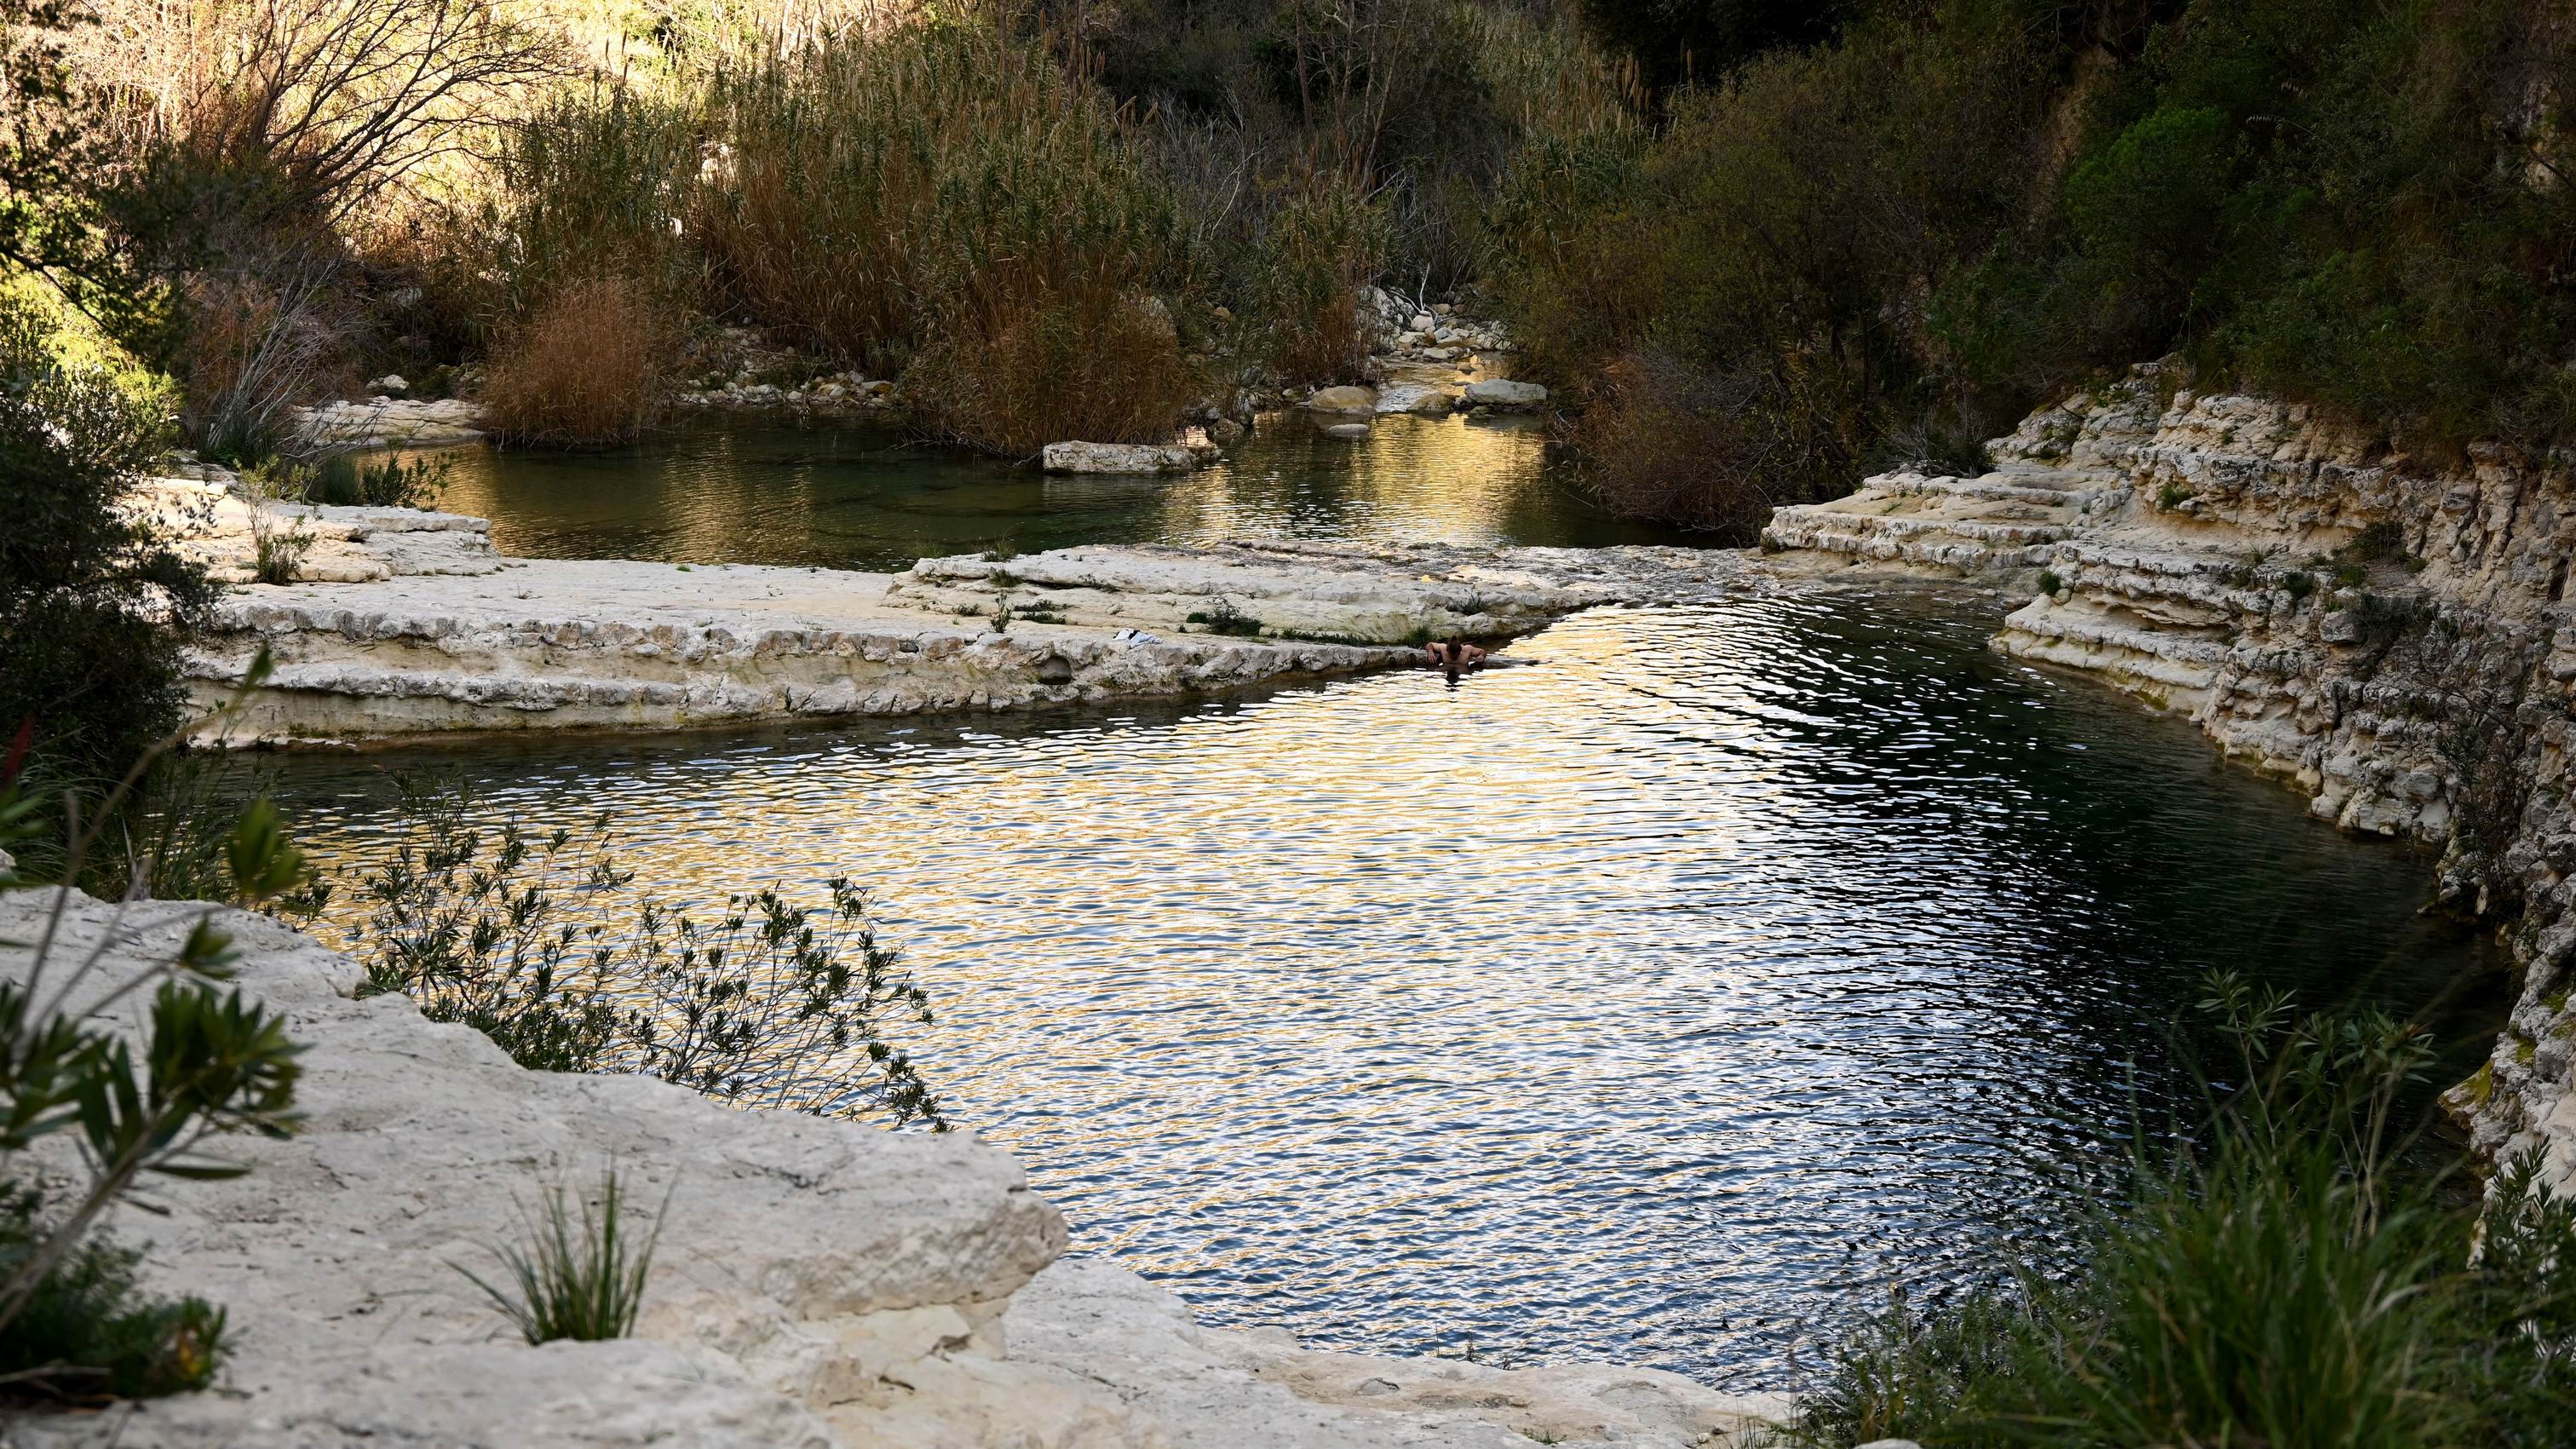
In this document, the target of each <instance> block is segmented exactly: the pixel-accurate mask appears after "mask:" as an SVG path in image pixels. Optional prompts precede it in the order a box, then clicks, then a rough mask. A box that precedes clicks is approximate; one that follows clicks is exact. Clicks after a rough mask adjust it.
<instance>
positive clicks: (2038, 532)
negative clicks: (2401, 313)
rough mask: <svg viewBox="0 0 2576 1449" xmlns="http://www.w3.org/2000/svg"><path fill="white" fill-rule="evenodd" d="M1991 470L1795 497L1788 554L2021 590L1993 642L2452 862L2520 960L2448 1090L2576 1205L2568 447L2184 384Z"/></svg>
mask: <svg viewBox="0 0 2576 1449" xmlns="http://www.w3.org/2000/svg"><path fill="white" fill-rule="evenodd" d="M1988 451H1989V454H1990V457H1991V459H1992V462H1993V465H1994V466H1993V470H1992V471H1990V472H1988V473H1986V474H1984V475H1981V476H1978V477H1973V478H1957V477H1943V476H1929V475H1927V474H1925V473H1923V472H1921V471H1900V472H1897V473H1891V474H1886V475H1882V476H1880V477H1876V478H1872V479H1869V480H1868V481H1867V482H1866V483H1864V484H1863V485H1862V487H1861V489H1860V490H1859V491H1858V492H1856V493H1854V494H1853V495H1852V496H1851V497H1849V498H1845V499H1841V500H1838V501H1836V502H1833V503H1827V504H1819V505H1812V506H1802V507H1792V508H1783V509H1780V510H1779V511H1778V513H1777V514H1775V515H1774V517H1773V519H1772V521H1771V524H1770V525H1769V527H1767V528H1766V529H1765V530H1764V531H1763V545H1764V548H1765V550H1766V551H1768V552H1770V553H1772V554H1773V556H1774V566H1775V567H1779V568H1783V569H1785V570H1788V571H1792V572H1797V573H1801V574H1816V573H1823V574H1827V575H1830V574H1833V573H1837V572H1841V571H1844V570H1847V569H1850V568H1853V567H1864V568H1891V567H1892V568H1898V569H1904V570H1909V571H1915V572H1933V573H1942V574H1948V575H1951V576H1954V577H1968V578H1974V579H1978V580H1980V581H1983V582H1986V583H1989V584H1994V585H1997V586H2000V587H2003V588H2007V589H2013V590H2022V591H2027V592H2026V594H2025V597H2028V598H2029V602H2028V603H2026V604H2023V605H2021V606H2020V607H2019V608H2017V609H2015V610H2014V611H2013V612H2012V614H2011V615H2010V617H2009V618H2007V619H2006V620H2004V623H2003V628H2002V631H2001V632H2000V633H1999V634H1998V635H1997V636H1996V638H1995V641H1994V642H1995V647H1996V648H1998V649H2000V650H2002V651H2004V652H2005V653H2008V654H2012V655H2015V656H2018V657H2021V658H2025V659H2033V660H2040V661H2045V662H2048V663H2052V664H2059V665H2064V666H2068V667H2071V668H2076V669H2083V670H2086V671H2089V672H2091V673H2094V674H2096V675H2098V676H2100V677H2101V678H2103V679H2105V680H2107V681H2108V682H2110V683H2112V684H2114V685H2117V686H2118V687H2120V688H2122V689H2125V690H2128V691H2129V692H2131V693H2133V694H2136V695H2139V696H2140V697H2142V698H2145V699H2147V700H2149V701H2151V702H2153V703H2155V704H2158V705H2160V706H2163V707H2166V708H2170V709H2174V710H2178V711H2181V712H2183V713H2185V714H2187V715H2189V716H2190V717H2191V718H2192V719H2193V720H2194V721H2195V722H2196V723H2198V724H2199V725H2200V726H2201V727H2202V728H2203V729H2204V730H2206V731H2207V732H2208V733H2209V734H2210V736H2211V737H2212V738H2214V739H2216V740H2217V741H2218V742H2219V743H2220V745H2221V746H2223V747H2224V748H2225V749H2226V750H2227V752H2228V753H2229V754H2230V755H2231V756H2234V757H2235V758H2237V759H2239V760H2241V761H2243V762H2245V763H2247V764H2250V765H2252V766H2254V767H2255V768H2257V769H2260V770H2263V771H2266V772H2268V773H2271V774H2274V775H2277V776H2279V777H2281V778H2283V779H2285V780H2287V781H2289V782H2291V783H2292V784H2294V785H2295V786H2296V787H2297V788H2299V789H2300V790H2301V791H2303V792H2304V793H2306V794H2307V796H2308V797H2309V806H2310V809H2311V810H2312V811H2313V812H2314V813H2315V814H2317V815H2318V816H2320V817H2322V818H2324V819H2328V820H2331V821H2333V822H2335V823H2336V824H2337V825H2340V826H2342V827H2344V828H2346V829H2351V830H2364V831H2371V832H2375V833H2379V834H2385V835H2411V836H2417V837H2421V838H2423V839H2426V840H2432V841H2440V842H2445V843H2446V844H2447V847H2448V850H2447V853H2446V855H2445V858H2444V862H2443V867H2442V878H2441V883H2440V891H2441V895H2442V898H2443V900H2444V901H2445V903H2447V904H2448V905H2450V906H2451V907H2453V908H2455V909H2459V910H2462V911H2467V912H2474V913H2477V914H2480V915H2483V916H2485V917H2487V918H2489V919H2493V920H2496V921H2498V922H2499V923H2502V924H2504V925H2506V926H2507V928H2508V934H2509V936H2510V939H2511V941H2512V943H2513V945H2514V948H2515V951H2516V953H2517V955H2518V957H2519V959H2520V960H2521V962H2522V964H2523V969H2524V984H2523V992H2522V998H2521V1001H2520V1003H2519V1004H2518V1005H2517V1007H2516V1008H2515V1010H2514V1013H2513V1018H2512V1024H2511V1026H2510V1027H2509V1029H2508V1030H2507V1032H2506V1034H2505V1036H2504V1038H2503V1039H2502V1040H2501V1041H2500V1042H2499V1043H2498V1044H2497V1048H2496V1052H2495V1056H2494V1059H2493V1061H2492V1062H2491V1063H2490V1064H2489V1066H2488V1067H2487V1068H2486V1069H2485V1070H2484V1071H2482V1072H2481V1073H2480V1074H2479V1076H2478V1077H2477V1078H2476V1079H2474V1080H2473V1081H2472V1082H2470V1083H2468V1084H2466V1085H2464V1086H2463V1087H2462V1088H2460V1089H2459V1090H2458V1091H2457V1092H2456V1093H2455V1094H2454V1096H2453V1101H2454V1104H2455V1105H2456V1106H2457V1107H2458V1108H2459V1110H2460V1111H2461V1112H2462V1113H2463V1114H2464V1115H2465V1116H2466V1117H2467V1118H2468V1119H2469V1120H2470V1122H2471V1123H2472V1126H2473V1129H2474V1131H2475V1135H2476V1138H2477V1141H2478V1143H2479V1145H2480V1146H2481V1147H2482V1148H2484V1149H2486V1150H2488V1151H2491V1152H2506V1151H2519V1150H2522V1149H2524V1148H2540V1149H2542V1150H2544V1151H2545V1153H2546V1154H2547V1163H2548V1169H2549V1175H2550V1177H2551V1178H2552V1180H2553V1181H2554V1182H2555V1183H2556V1184H2557V1185H2559V1186H2560V1187H2561V1189H2562V1190H2568V1191H2576V1009H2571V1007H2570V1005H2569V994H2570V993H2569V986H2570V984H2571V980H2576V968H2571V965H2570V962H2571V958H2576V806H2571V805H2570V803H2569V797H2568V795H2567V793H2566V789H2565V786H2566V784H2567V777H2568V773H2569V761H2568V748H2569V744H2570V740H2569V726H2568V720H2569V718H2571V715H2570V709H2571V706H2576V631H2570V630H2568V629H2566V628H2565V627H2564V626H2565V625H2566V624H2568V623H2570V622H2571V621H2576V620H2571V616H2570V606H2569V605H2568V604H2567V603H2565V602H2564V601H2563V596H2564V594H2565V592H2566V580H2567V572H2568V568H2569V563H2570V559H2571V555H2576V478H2571V475H2570V472H2569V468H2568V465H2567V461H2566V460H2565V459H2558V458H2551V459H2518V458H2512V457H2509V456H2507V455H2505V454H2503V453H2501V452H2497V451H2493V450H2476V451H2473V452H2472V454H2471V455H2470V457H2469V459H2468V460H2467V461H2466V462H2465V463H2464V464H2461V465H2456V466H2446V465H2436V464H2433V463H2429V462H2425V461H2421V460H2416V459H2410V458H2407V457H2404V456H2401V455H2391V454H2387V453H2385V452H2380V451H2374V450H2373V448H2372V446H2371V445H2370V443H2369V441H2368V440H2367V439H2365V438H2362V437H2359V436H2357V435H2355V434H2354V433H2353V432H2352V431H2350V430H2348V429H2343V428H2338V427H2334V426H2331V425H2328V424H2326V423H2324V422H2323V421H2321V420H2319V419H2316V418H2314V417H2312V416H2310V414H2309V413H2308V411H2307V410H2306V409H2304V408H2299V407H2290V406H2284V405H2280V404H2276V403H2271V402H2266V401H2263V400H2261V399H2256V398H2249V397H2241V396H2234V395H2226V394H2216V395H2202V394H2198V393H2195V392H2193V391H2192V390H2191V389H2190V388H2189V386H2188V379H2187V377H2185V376H2184V375H2183V374H2182V373H2181V371H2180V370H2179V369H2177V368H2172V367H2167V366H2150V367H2144V368H2140V369H2137V370H2136V371H2135V372H2133V373H2132V374H2131V375H2130V376H2129V377H2128V378H2127V379H2125V380H2124V381H2123V382H2121V383H2119V384H2118V385H2115V386H2112V387H2109V388H2105V389H2103V390H2101V391H2100V392H2098V393H2093V394H2086V395H2081V396H2078V397H2075V398H2071V399H2068V400H2067V401H2066V402H2064V403H2061V404H2058V405H2057V406H2054V407H2050V408H2044V409H2042V410H2040V411H2039V412H2037V413H2034V414H2032V415H2031V417H2030V418H2029V419H2027V420H2026V421H2025V422H2023V424H2022V425H2021V427H2020V428H2019V429H2018V430H2016V431H2015V432H2014V433H2013V434H2012V435H2011V436H2010V437H2007V438H2002V439H1998V440H1997V441H1996V442H1995V443H1993V444H1992V445H1990V447H1989V450H1988Z"/></svg>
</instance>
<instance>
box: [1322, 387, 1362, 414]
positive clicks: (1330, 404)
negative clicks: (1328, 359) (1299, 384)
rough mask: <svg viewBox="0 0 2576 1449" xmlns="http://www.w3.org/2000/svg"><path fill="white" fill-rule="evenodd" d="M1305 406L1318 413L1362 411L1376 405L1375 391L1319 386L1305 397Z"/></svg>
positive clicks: (1360, 388)
mask: <svg viewBox="0 0 2576 1449" xmlns="http://www.w3.org/2000/svg"><path fill="white" fill-rule="evenodd" d="M1306 406H1308V407H1310V408H1313V409H1314V410H1315V411H1317V412H1319V413H1364V412H1368V411H1369V410H1371V409H1372V408H1375V407H1376V406H1377V393H1376V391H1375V390H1374V389H1372V388H1365V387H1351V386H1348V385H1345V386H1342V387H1319V388H1317V389H1315V391H1314V393H1313V395H1311V396H1309V397H1308V398H1307V399H1306Z"/></svg>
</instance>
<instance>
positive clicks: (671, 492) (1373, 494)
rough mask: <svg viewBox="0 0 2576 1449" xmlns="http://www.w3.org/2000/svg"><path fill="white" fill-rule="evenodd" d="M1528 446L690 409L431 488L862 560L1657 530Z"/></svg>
mask: <svg viewBox="0 0 2576 1449" xmlns="http://www.w3.org/2000/svg"><path fill="white" fill-rule="evenodd" d="M1544 454H1545V442H1544V439H1543V438H1542V436H1541V434H1540V433H1539V431H1538V430H1537V428H1536V425H1535V424H1534V423H1532V422H1530V421H1528V420H1526V419H1515V418H1501V419H1492V420H1487V419H1469V418H1464V417H1453V418H1444V419H1437V420H1428V419H1416V418H1388V419H1383V420H1381V421H1380V422H1379V423H1378V425H1377V426H1376V427H1375V428H1374V429H1373V430H1372V431H1371V433H1370V436H1369V437H1368V438H1366V439H1364V440H1361V441H1358V442H1346V441H1344V440H1342V439H1339V438H1332V437H1327V436H1325V435H1324V434H1323V433H1322V432H1321V431H1320V430H1319V429H1318V428H1317V427H1316V426H1315V425H1314V424H1313V422H1312V421H1311V420H1310V419H1309V418H1307V417H1305V416H1304V415H1301V414H1295V413H1288V414H1274V415H1271V416H1269V417H1266V418H1265V419H1264V420H1263V425H1262V426H1261V428H1260V429H1259V430H1258V431H1257V432H1256V433H1255V434H1254V436H1253V437H1252V438H1251V439H1250V440H1249V441H1247V442H1246V443H1245V444H1244V445H1243V446H1242V447H1240V448H1238V449H1236V450H1235V452H1234V453H1233V455H1232V456H1231V457H1229V458H1228V459H1227V460H1226V461H1225V462H1224V463H1222V464H1220V465H1218V466H1217V467H1214V468H1210V469H1207V470H1205V471H1203V472H1199V473H1194V474H1191V475H1189V476H1188V477H1184V478H1150V477H1147V478H1115V477H1074V476H1059V475H1049V474H1044V473H1040V472H1038V471H1037V470H1036V469H1034V468H1029V467H1023V466H1017V465H1013V464H1010V463H1005V462H1000V461H997V460H994V459H989V458H981V457H976V456H974V455H971V454H966V453H960V452H957V451H955V450H953V449H945V448H938V447H931V446H926V445H922V444H918V443H913V442H910V441H907V440H906V439H905V438H904V437H903V435H902V434H900V433H897V432H893V431H891V430H887V429H883V428H842V429H814V430H800V429H794V428H734V427H715V426H699V427H690V428H684V429H681V430H679V431H676V432H674V433H672V434H669V435H667V436H664V437H659V438H656V439H654V440H652V441H650V442H648V443H646V444H643V445H641V446H638V447H634V448H625V449H618V450H614V451H609V452H602V453H572V454H567V453H543V452H521V451H508V450H498V449H486V448H470V449H458V450H455V451H453V452H451V453H449V454H448V456H449V457H450V458H451V459H452V460H453V464H452V466H453V472H452V475H451V477H450V479H449V483H448V486H447V488H446V490H445V492H444V493H443V494H442V496H441V498H440V499H439V502H440V505H441V506H442V507H446V508H449V509H453V510H455V511H457V512H460V513H471V514H477V515H479V516H482V517H485V518H489V519H491V520H492V538H493V542H494V544H495V545H496V546H498V547H499V548H500V549H501V551H502V552H504V553H509V554H515V555H519V556H521V557H529V558H649V559H667V560H670V561H672V562H674V563H768V564H796V565H819V566H821V567H824V568H845V569H851V568H854V569H869V570H877V571H891V570H898V569H902V568H905V567H908V566H909V565H910V564H911V563H912V561H913V560H914V559H917V558H933V557H939V556H943V555H949V554H959V553H975V552H981V551H982V550H985V549H989V548H994V547H1008V548H1012V549H1016V550H1017V551H1019V552H1021V553H1034V552H1037V551H1039V550H1041V549H1050V548H1063V547H1066V546H1068V545H1072V544H1082V543H1152V542H1182V543H1188V542H1203V541H1207V540H1211V539H1219V538H1245V537H1264V538H1335V539H1341V538H1358V539H1386V540H1402V539H1433V540H1438V541H1442V542H1454V543H1504V542H1516V543H1557V544H1574V545H1593V544H1612V543H1661V542H1673V541H1676V536H1675V535H1672V534H1670V533H1668V532H1665V531H1661V530H1657V529H1653V528H1648V527H1645V526H1642V525H1635V524H1626V523H1621V522H1618V521H1616V520H1614V519H1610V518H1607V517H1604V516H1603V515H1601V514H1600V513H1599V512H1598V511H1596V510H1594V509H1592V508H1591V507H1589V506H1588V505H1586V504H1585V503H1584V502H1583V501H1582V500H1581V499H1580V498H1578V497H1577V496H1576V495H1575V494H1574V493H1573V492H1572V491H1571V490H1570V489H1567V488H1565V487H1562V486H1559V484H1558V482H1557V480H1556V479H1555V478H1553V477H1552V476H1550V475H1549V474H1548V472H1547V470H1546V468H1545V465H1544Z"/></svg>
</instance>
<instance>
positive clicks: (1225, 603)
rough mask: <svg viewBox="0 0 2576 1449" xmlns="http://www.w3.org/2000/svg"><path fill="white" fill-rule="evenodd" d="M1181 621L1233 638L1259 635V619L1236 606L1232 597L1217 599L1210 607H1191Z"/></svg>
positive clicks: (1257, 636)
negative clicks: (1187, 614)
mask: <svg viewBox="0 0 2576 1449" xmlns="http://www.w3.org/2000/svg"><path fill="white" fill-rule="evenodd" d="M1181 622H1182V623H1185V624H1196V625H1198V626H1199V627H1200V628H1201V629H1202V630H1204V631H1206V632H1207V633H1210V634H1224V635H1228V636H1231V637H1234V638H1241V639H1254V638H1259V637H1260V635H1261V621H1260V620H1259V619H1256V618H1254V617H1253V616H1251V615H1250V614H1247V613H1245V612H1244V611H1243V610H1241V609H1238V608H1236V607H1235V606H1234V601H1233V600H1232V599H1219V600H1217V601H1216V603H1215V605H1214V606H1212V607H1210V608H1205V609H1192V610H1191V611H1190V613H1189V616H1188V617H1187V618H1185V619H1183V620H1182V621H1181Z"/></svg>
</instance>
